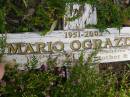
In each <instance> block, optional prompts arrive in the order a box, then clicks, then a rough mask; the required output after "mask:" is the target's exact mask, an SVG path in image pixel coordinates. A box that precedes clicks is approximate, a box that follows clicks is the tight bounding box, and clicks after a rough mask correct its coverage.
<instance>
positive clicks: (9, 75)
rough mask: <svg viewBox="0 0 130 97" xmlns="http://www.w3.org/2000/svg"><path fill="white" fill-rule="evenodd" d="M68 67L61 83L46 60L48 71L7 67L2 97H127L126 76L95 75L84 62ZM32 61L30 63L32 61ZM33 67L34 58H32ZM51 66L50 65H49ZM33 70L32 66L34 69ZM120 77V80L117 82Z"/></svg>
mask: <svg viewBox="0 0 130 97" xmlns="http://www.w3.org/2000/svg"><path fill="white" fill-rule="evenodd" d="M82 56H83V55H82V54H81V57H80V59H79V61H80V62H79V63H77V64H75V65H74V66H72V67H70V68H67V69H68V71H69V78H68V79H67V80H63V79H62V77H61V76H59V75H56V74H55V72H54V71H55V67H54V65H53V64H55V62H54V60H55V59H54V60H52V59H49V61H48V64H49V65H50V66H48V70H46V71H42V70H41V68H40V69H34V68H33V67H32V70H31V69H30V68H29V69H26V70H23V71H22V70H18V67H17V66H15V68H9V67H6V74H5V76H4V79H3V82H1V83H0V95H1V96H2V97H129V95H130V91H129V89H130V88H129V82H128V77H129V73H123V74H122V75H120V76H117V75H116V74H113V73H111V72H110V73H98V72H97V71H96V68H92V67H91V66H92V65H91V64H86V63H84V62H83V57H82ZM32 60H33V61H32ZM32 60H31V61H32V62H34V63H33V64H36V62H37V61H36V58H35V57H33V58H32ZM51 64H52V65H51ZM34 67H35V66H34ZM118 78H120V80H118Z"/></svg>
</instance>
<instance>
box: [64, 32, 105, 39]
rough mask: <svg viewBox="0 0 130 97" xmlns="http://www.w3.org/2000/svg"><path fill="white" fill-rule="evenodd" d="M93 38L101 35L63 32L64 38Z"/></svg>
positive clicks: (97, 33) (98, 33) (96, 33)
mask: <svg viewBox="0 0 130 97" xmlns="http://www.w3.org/2000/svg"><path fill="white" fill-rule="evenodd" d="M94 36H102V33H100V32H98V31H85V32H82V31H77V32H65V38H80V37H94Z"/></svg>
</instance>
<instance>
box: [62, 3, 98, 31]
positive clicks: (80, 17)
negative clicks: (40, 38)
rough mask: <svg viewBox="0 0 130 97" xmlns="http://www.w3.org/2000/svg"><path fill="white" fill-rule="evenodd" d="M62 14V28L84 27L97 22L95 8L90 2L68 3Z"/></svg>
mask: <svg viewBox="0 0 130 97" xmlns="http://www.w3.org/2000/svg"><path fill="white" fill-rule="evenodd" d="M66 11H67V12H66V14H65V16H64V30H73V29H85V27H86V26H87V25H95V24H97V13H96V8H95V7H92V6H91V5H90V4H68V5H67V7H66Z"/></svg>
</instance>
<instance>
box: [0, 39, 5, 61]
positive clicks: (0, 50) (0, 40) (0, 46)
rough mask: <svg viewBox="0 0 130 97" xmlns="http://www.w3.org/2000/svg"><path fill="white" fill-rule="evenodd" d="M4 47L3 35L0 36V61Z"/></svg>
mask: <svg viewBox="0 0 130 97" xmlns="http://www.w3.org/2000/svg"><path fill="white" fill-rule="evenodd" d="M5 47H6V38H5V37H4V36H1V37H0V62H1V58H2V56H3V54H4V52H5Z"/></svg>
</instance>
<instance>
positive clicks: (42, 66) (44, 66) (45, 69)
mask: <svg viewBox="0 0 130 97" xmlns="http://www.w3.org/2000/svg"><path fill="white" fill-rule="evenodd" d="M40 70H41V71H47V70H48V65H44V64H43V65H41V67H40Z"/></svg>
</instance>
